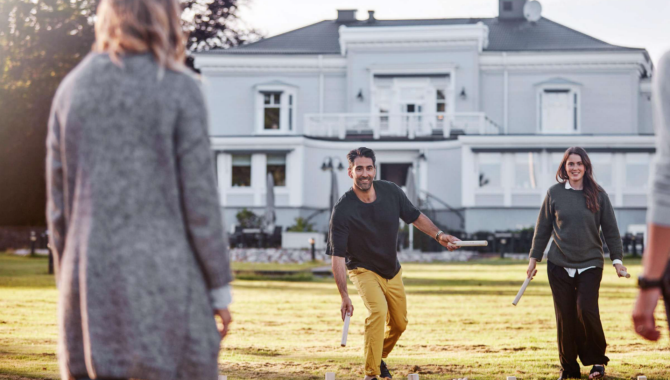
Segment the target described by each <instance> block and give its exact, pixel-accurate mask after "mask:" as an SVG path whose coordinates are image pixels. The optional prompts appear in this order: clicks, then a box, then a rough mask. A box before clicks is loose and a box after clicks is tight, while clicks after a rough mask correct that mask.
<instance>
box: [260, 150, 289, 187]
mask: <svg viewBox="0 0 670 380" xmlns="http://www.w3.org/2000/svg"><path fill="white" fill-rule="evenodd" d="M268 156H284V186H280V185H277V184H275V190H278V189H285V188H286V187H288V153H267V154H266V155H265V176H266V177H267V173H268Z"/></svg>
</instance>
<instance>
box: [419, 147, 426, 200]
mask: <svg viewBox="0 0 670 380" xmlns="http://www.w3.org/2000/svg"><path fill="white" fill-rule="evenodd" d="M423 153H424V155H425V154H426V152H423ZM417 163H418V164H417V166H418V168H419V171H418V173H419V198H421V197H422V196H423V195H424V194H426V193H425V192H426V191H428V156H427V155H426V159H425V160H417Z"/></svg>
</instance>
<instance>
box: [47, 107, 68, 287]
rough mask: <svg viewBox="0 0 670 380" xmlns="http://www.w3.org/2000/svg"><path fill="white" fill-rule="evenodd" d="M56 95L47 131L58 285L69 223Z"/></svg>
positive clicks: (49, 218) (52, 245)
mask: <svg viewBox="0 0 670 380" xmlns="http://www.w3.org/2000/svg"><path fill="white" fill-rule="evenodd" d="M57 98H58V97H57V96H56V97H54V101H53V104H52V106H51V113H50V115H49V123H48V132H47V142H46V145H47V161H46V180H47V181H46V182H47V210H46V214H47V215H46V217H47V228H48V229H49V248H50V249H51V252H52V254H53V258H54V271H55V274H56V276H55V277H56V285H58V283H59V278H60V266H61V261H62V257H63V250H64V249H65V236H67V223H66V220H65V188H64V184H65V179H64V178H63V177H64V175H65V172H64V170H63V161H62V159H61V130H60V129H61V128H60V123H59V120H58V115H57V113H56V103H57V101H56V99H57Z"/></svg>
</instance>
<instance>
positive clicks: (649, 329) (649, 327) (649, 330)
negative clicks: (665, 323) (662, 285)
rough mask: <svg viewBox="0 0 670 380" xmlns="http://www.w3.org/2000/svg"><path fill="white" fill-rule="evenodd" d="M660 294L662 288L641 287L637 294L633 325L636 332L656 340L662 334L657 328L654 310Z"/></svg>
mask: <svg viewBox="0 0 670 380" xmlns="http://www.w3.org/2000/svg"><path fill="white" fill-rule="evenodd" d="M660 296H661V289H640V293H639V294H638V296H637V302H636V303H635V308H634V309H633V325H634V326H635V332H636V333H637V334H638V335H640V336H641V337H643V338H644V339H647V340H653V341H656V340H658V338H659V337H660V336H661V334H660V333H659V332H658V330H656V321H655V320H654V310H656V304H657V303H658V298H659V297H660Z"/></svg>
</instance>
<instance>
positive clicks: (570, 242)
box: [530, 183, 623, 269]
mask: <svg viewBox="0 0 670 380" xmlns="http://www.w3.org/2000/svg"><path fill="white" fill-rule="evenodd" d="M598 202H599V203H600V210H599V211H598V212H596V213H593V212H591V211H590V210H589V209H588V208H586V198H585V197H584V192H583V191H581V190H572V189H566V188H565V184H564V183H558V184H556V185H554V186H552V187H550V188H549V190H548V191H547V196H546V197H545V198H544V202H543V203H542V208H541V209H540V215H539V216H538V218H537V224H536V226H535V236H534V237H533V247H532V248H531V250H530V257H534V258H536V259H537V261H542V256H543V254H544V249H545V248H546V247H547V243H548V242H549V238H551V237H553V238H554V243H553V244H552V245H551V247H550V248H549V256H548V260H549V261H551V262H552V263H553V264H556V265H558V266H562V267H566V268H577V269H580V268H587V267H590V266H596V267H598V268H602V267H603V263H604V261H605V260H604V254H603V243H602V241H601V240H600V229H601V228H602V232H603V236H604V237H605V241H606V242H607V247H608V248H609V250H610V259H611V260H616V259H619V260H621V259H622V258H623V249H622V244H621V236H620V235H619V228H618V226H617V222H616V217H615V215H614V209H613V208H612V204H611V203H610V199H609V197H608V196H607V193H606V192H605V191H604V190H603V191H601V192H600V193H599V194H598Z"/></svg>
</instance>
